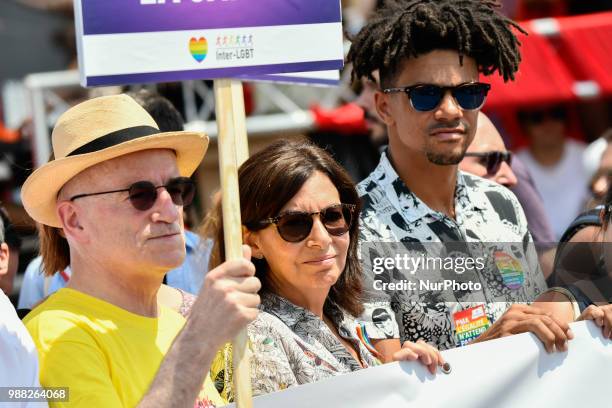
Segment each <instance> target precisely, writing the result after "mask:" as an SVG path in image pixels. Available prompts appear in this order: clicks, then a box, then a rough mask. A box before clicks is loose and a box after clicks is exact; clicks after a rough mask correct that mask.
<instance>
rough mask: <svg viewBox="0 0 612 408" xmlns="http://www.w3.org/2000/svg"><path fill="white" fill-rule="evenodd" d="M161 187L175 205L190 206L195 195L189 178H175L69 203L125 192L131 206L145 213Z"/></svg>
mask: <svg viewBox="0 0 612 408" xmlns="http://www.w3.org/2000/svg"><path fill="white" fill-rule="evenodd" d="M162 187H163V188H165V189H166V191H167V192H168V194H170V197H171V198H172V202H173V203H174V204H176V205H182V206H188V205H189V204H191V201H193V196H194V195H195V185H194V183H193V181H192V180H191V179H190V178H189V177H175V178H172V179H170V180H168V182H167V183H166V184H165V185H162V186H156V185H154V184H153V183H151V182H150V181H137V182H135V183H134V184H132V185H131V186H129V187H128V188H124V189H121V190H112V191H101V192H99V193H90V194H78V195H75V196H73V197H70V201H74V200H76V199H77V198H83V197H89V196H96V195H102V194H111V193H121V192H124V191H127V192H128V193H129V197H128V198H129V199H130V203H132V206H133V207H134V208H135V209H137V210H140V211H147V210H149V209H151V207H153V205H154V204H155V201H156V200H157V190H158V189H160V188H162Z"/></svg>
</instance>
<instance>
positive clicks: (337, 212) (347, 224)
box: [245, 204, 355, 242]
mask: <svg viewBox="0 0 612 408" xmlns="http://www.w3.org/2000/svg"><path fill="white" fill-rule="evenodd" d="M354 211H355V205H354V204H335V205H331V206H329V207H326V208H324V209H322V210H321V211H315V212H303V211H289V212H286V213H283V214H281V215H279V216H277V217H272V218H268V219H265V220H262V221H257V222H253V223H246V224H245V225H246V227H247V228H249V229H251V230H258V229H262V228H265V227H266V226H268V225H270V224H274V225H276V230H277V231H278V234H279V235H280V236H281V238H282V239H284V240H285V241H287V242H300V241H303V240H305V239H306V238H307V237H308V236H309V235H310V232H311V231H312V226H313V225H314V217H315V216H316V215H318V216H319V218H320V219H321V222H322V223H323V226H324V227H325V229H326V230H327V232H328V233H329V234H330V235H334V236H340V235H343V234H346V233H347V232H348V230H349V229H350V228H351V224H352V221H353V212H354Z"/></svg>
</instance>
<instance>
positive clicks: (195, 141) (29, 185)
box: [21, 131, 208, 228]
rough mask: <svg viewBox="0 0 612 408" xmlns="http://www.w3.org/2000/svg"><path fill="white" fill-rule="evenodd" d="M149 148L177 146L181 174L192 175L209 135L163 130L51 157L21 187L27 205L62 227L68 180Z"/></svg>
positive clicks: (34, 215) (36, 216)
mask: <svg viewBox="0 0 612 408" xmlns="http://www.w3.org/2000/svg"><path fill="white" fill-rule="evenodd" d="M149 149H170V150H174V151H175V152H176V162H177V167H178V170H179V174H180V175H181V176H185V177H189V176H191V175H192V174H193V172H194V171H195V170H196V169H197V168H198V166H199V165H200V163H201V161H202V159H203V158H204V154H205V153H206V150H207V149H208V137H207V136H206V135H205V134H204V133H198V132H184V131H181V132H163V133H157V134H154V135H150V136H145V137H140V138H138V139H134V140H130V141H127V142H124V143H120V144H118V145H115V146H112V147H108V148H106V149H102V150H98V151H96V152H92V153H87V154H81V155H77V156H68V157H64V158H61V159H57V160H53V161H50V162H49V163H47V164H45V165H43V166H41V167H40V168H38V169H37V170H36V171H34V172H33V173H32V174H31V175H30V177H28V179H27V180H26V181H25V183H24V184H23V187H22V188H21V200H22V202H23V206H24V208H25V210H26V211H27V213H28V214H29V215H30V217H32V218H33V219H34V220H35V221H37V222H40V223H42V224H45V225H50V226H52V227H58V228H61V226H62V225H61V223H60V221H59V219H58V218H57V213H56V206H57V195H58V193H59V191H60V189H61V188H62V187H63V186H64V184H66V183H67V182H68V181H69V180H70V179H72V178H73V177H74V176H76V175H77V174H79V173H80V172H82V171H83V170H85V169H87V168H89V167H91V166H94V165H96V164H99V163H102V162H104V161H107V160H111V159H114V158H117V157H120V156H124V155H126V154H130V153H135V152H139V151H142V150H149Z"/></svg>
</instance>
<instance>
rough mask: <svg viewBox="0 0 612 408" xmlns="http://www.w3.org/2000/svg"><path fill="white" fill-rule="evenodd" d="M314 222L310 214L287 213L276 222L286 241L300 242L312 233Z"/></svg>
mask: <svg viewBox="0 0 612 408" xmlns="http://www.w3.org/2000/svg"><path fill="white" fill-rule="evenodd" d="M312 223H313V221H312V216H310V215H309V214H305V213H304V214H300V213H295V214H285V215H283V216H282V217H280V219H279V220H278V222H277V223H276V228H277V229H278V233H279V234H280V236H281V237H282V238H283V239H284V240H285V241H287V242H300V241H302V240H304V238H306V237H307V236H308V235H309V234H310V230H311V229H312Z"/></svg>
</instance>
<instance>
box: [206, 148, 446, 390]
mask: <svg viewBox="0 0 612 408" xmlns="http://www.w3.org/2000/svg"><path fill="white" fill-rule="evenodd" d="M262 174H265V175H266V177H265V178H262V177H261V175H262ZM238 177H239V186H240V205H241V217H242V222H243V225H244V227H243V242H245V243H246V244H248V245H249V246H250V247H251V248H252V254H253V263H254V264H255V267H256V276H258V277H259V278H260V279H261V281H262V291H261V292H260V296H261V300H262V302H261V307H260V309H261V311H260V313H259V315H258V316H257V319H256V320H255V321H254V322H252V323H251V324H249V325H248V328H247V332H248V336H249V340H250V344H251V350H252V356H251V377H252V378H251V380H252V381H251V383H252V386H253V393H254V394H255V395H260V394H267V393H270V392H275V391H280V390H282V389H285V388H287V387H292V386H296V385H300V384H306V383H311V382H316V381H320V380H322V379H325V378H329V377H332V376H335V375H340V374H344V373H349V372H352V371H357V370H360V369H363V368H367V367H371V366H375V365H378V364H380V363H379V360H378V359H377V353H376V351H375V350H374V348H372V346H371V344H370V343H369V342H368V340H367V338H366V337H365V335H364V332H363V331H362V327H361V325H360V324H359V322H358V320H357V317H358V316H359V315H360V314H361V312H362V311H363V305H362V303H361V297H362V281H361V275H362V271H361V266H360V262H359V260H358V258H357V237H358V234H359V225H358V223H359V221H358V220H359V208H360V203H359V197H358V196H357V192H356V191H355V187H354V185H353V183H352V181H351V179H350V177H349V175H348V174H347V172H346V171H345V170H344V169H343V168H342V167H340V165H338V164H337V163H336V162H335V161H334V159H332V158H331V156H330V155H329V154H327V153H326V152H325V151H324V150H322V149H320V148H318V147H316V146H315V145H313V144H311V143H308V142H303V141H289V140H280V141H278V142H276V143H273V144H272V145H270V146H268V147H266V148H265V149H263V150H262V151H260V152H258V153H256V154H254V155H253V156H251V157H250V158H249V159H248V160H247V161H246V162H245V163H244V164H243V165H242V166H241V167H240V169H239V176H238ZM221 208H222V206H221V203H220V202H217V206H216V207H215V208H214V209H213V210H212V212H211V215H210V217H209V218H208V220H207V226H206V227H205V228H204V231H205V232H204V233H205V235H206V236H208V237H210V238H213V239H214V241H215V243H218V244H216V246H215V250H214V251H213V258H212V261H213V262H212V264H211V267H214V266H215V265H217V264H218V263H219V262H220V261H221V260H223V250H222V246H221V244H222V243H223V241H224V239H223V229H222V226H221V225H222V224H221V222H220V220H221V217H222V214H221ZM381 312H384V310H383V311H381ZM377 317H378V324H380V325H381V326H382V327H388V326H389V325H388V324H387V323H383V322H382V320H383V319H384V318H383V317H382V315H380V314H378V315H377ZM388 319H389V320H390V319H391V316H388ZM389 331H390V332H391V334H393V327H392V326H391V327H390V328H389ZM228 354H229V353H228V352H227V350H226V351H225V352H224V353H222V355H219V357H218V359H217V361H216V362H215V364H213V370H212V371H213V373H212V377H213V378H214V379H215V380H216V381H215V382H216V383H218V384H223V386H222V389H220V392H221V395H222V396H226V397H227V399H229V400H232V399H233V391H232V375H231V373H232V370H231V363H232V358H231V354H229V355H228ZM394 359H395V360H417V359H418V360H419V361H420V362H421V363H422V364H424V365H426V366H427V367H428V368H429V370H430V372H431V373H435V372H436V370H437V369H438V366H441V365H443V364H444V360H443V359H442V357H441V355H440V354H439V352H438V351H437V350H436V349H435V348H433V347H432V346H429V345H427V344H425V343H424V342H422V341H420V342H417V343H412V342H406V343H404V345H403V348H402V349H401V350H399V351H398V352H397V353H396V354H395V355H394Z"/></svg>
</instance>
